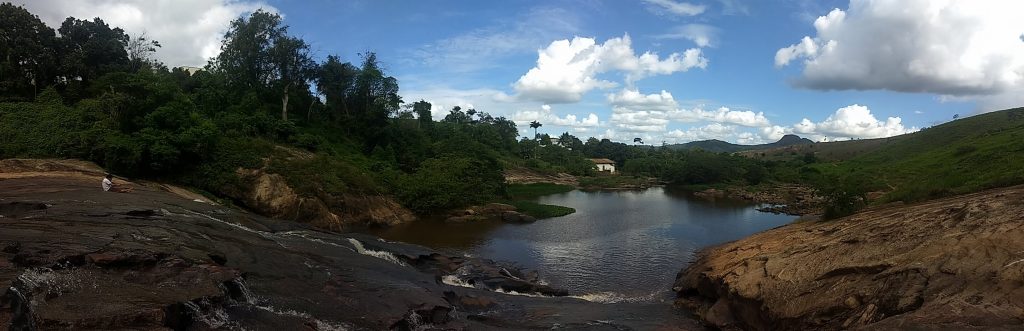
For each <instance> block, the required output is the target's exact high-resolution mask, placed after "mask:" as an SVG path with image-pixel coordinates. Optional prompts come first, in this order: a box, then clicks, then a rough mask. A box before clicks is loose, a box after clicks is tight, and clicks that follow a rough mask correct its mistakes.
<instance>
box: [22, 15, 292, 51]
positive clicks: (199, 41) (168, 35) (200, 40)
mask: <svg viewBox="0 0 1024 331" xmlns="http://www.w3.org/2000/svg"><path fill="white" fill-rule="evenodd" d="M16 2H20V3H21V4H23V5H24V6H25V7H26V8H28V10H29V11H31V12H32V13H33V14H36V15H39V18H40V19H42V20H43V22H46V24H47V25H49V26H51V27H53V28H54V29H56V28H58V27H60V24H61V23H62V22H64V19H65V18H67V17H69V16H73V17H75V18H78V19H83V20H84V19H90V20H91V19H92V18H94V17H99V18H101V19H103V21H104V22H106V23H107V24H109V25H111V26H114V27H120V28H122V29H124V30H125V32H126V33H128V34H129V35H132V36H135V35H139V34H142V33H143V32H145V33H146V35H147V36H148V37H149V38H150V39H153V40H156V41H159V42H160V44H161V45H162V46H163V47H161V48H159V49H158V50H157V52H156V58H157V59H159V60H160V61H162V62H164V63H165V64H167V65H168V66H170V67H175V66H182V65H188V66H203V65H206V61H207V59H209V58H210V57H214V56H217V55H218V54H220V43H221V38H222V37H223V35H224V32H225V31H227V28H228V24H229V23H230V22H231V20H234V19H235V18H238V17H239V16H240V15H242V14H246V13H250V12H253V11H255V10H256V9H259V8H264V9H265V10H267V11H271V12H277V10H276V9H274V7H271V6H269V5H266V4H265V3H263V2H261V1H233V0H124V1H115V0H80V1H79V0H74V1H72V0H31V1H16Z"/></svg>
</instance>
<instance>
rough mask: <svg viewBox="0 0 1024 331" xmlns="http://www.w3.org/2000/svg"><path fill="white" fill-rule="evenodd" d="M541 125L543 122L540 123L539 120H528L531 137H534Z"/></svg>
mask: <svg viewBox="0 0 1024 331" xmlns="http://www.w3.org/2000/svg"><path fill="white" fill-rule="evenodd" d="M541 126H544V124H540V122H537V121H533V122H530V127H531V128H533V137H534V138H536V137H537V129H538V128H540V127H541Z"/></svg>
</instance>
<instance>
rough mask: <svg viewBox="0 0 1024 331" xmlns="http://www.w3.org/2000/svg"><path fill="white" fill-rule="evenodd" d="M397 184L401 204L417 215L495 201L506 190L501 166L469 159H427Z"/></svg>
mask: <svg viewBox="0 0 1024 331" xmlns="http://www.w3.org/2000/svg"><path fill="white" fill-rule="evenodd" d="M395 184H396V185H395V195H396V196H397V197H398V200H399V202H400V203H402V205H403V206H406V207H407V208H409V209H411V210H413V211H415V212H418V213H431V212H438V211H444V210H447V209H452V208H457V207H464V206H469V205H472V204H478V203H483V202H487V201H493V200H494V199H496V198H497V197H499V196H500V195H502V194H503V193H504V191H505V178H504V176H502V174H501V170H500V168H499V167H496V166H495V165H494V164H488V162H484V161H481V160H477V159H472V158H466V157H441V158H436V159H428V160H426V161H424V162H423V163H422V164H421V165H420V168H419V169H418V170H417V171H416V172H415V173H412V174H408V175H404V176H402V177H401V178H399V179H398V180H397V182H396V183H395Z"/></svg>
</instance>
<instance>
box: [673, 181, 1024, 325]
mask: <svg viewBox="0 0 1024 331" xmlns="http://www.w3.org/2000/svg"><path fill="white" fill-rule="evenodd" d="M1020 201H1024V186H1017V187H1010V188H1004V189H997V190H991V191H985V192H980V193H975V194H969V195H964V196H960V197H952V198H946V199H940V200H934V201H929V202H924V203H919V204H914V205H907V206H883V207H877V208H872V209H869V210H866V211H863V212H861V213H858V214H855V215H852V216H850V217H846V218H842V219H838V220H835V221H828V222H801V223H793V224H790V225H786V226H783V227H780V228H776V229H772V230H769V231H766V232H762V233H759V234H755V235H753V236H750V237H748V238H745V239H741V240H738V241H735V242H732V243H727V244H723V245H720V246H717V247H713V248H709V249H706V250H704V251H703V252H701V253H699V254H698V256H697V259H696V260H695V261H694V262H693V263H692V264H691V265H690V266H689V267H687V268H686V269H683V271H682V272H680V274H679V275H678V277H677V280H676V283H675V285H674V287H673V289H674V290H675V291H676V292H677V293H678V294H679V300H678V301H677V303H678V304H679V305H680V306H682V307H689V308H690V309H692V310H693V311H694V312H696V313H698V314H699V315H700V316H702V317H703V318H704V319H705V321H707V322H708V323H710V324H712V325H715V326H718V327H739V328H742V329H757V330H765V329H773V330H808V329H814V330H838V329H856V328H861V327H863V328H867V329H872V330H904V329H934V330H959V329H1018V328H1024V316H1022V315H1021V313H1020V312H1021V311H1024V283H1022V282H1021V279H1024V255H1022V253H1021V252H1024V241H1021V240H1020V238H1024V226H1021V225H1020V215H1024V205H1022V204H1020ZM730 316H731V317H732V319H730V318H729V317H730Z"/></svg>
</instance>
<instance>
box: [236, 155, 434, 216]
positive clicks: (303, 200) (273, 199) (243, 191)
mask: <svg viewBox="0 0 1024 331" xmlns="http://www.w3.org/2000/svg"><path fill="white" fill-rule="evenodd" d="M236 174H237V175H238V176H239V178H240V179H241V183H242V185H241V187H240V188H234V189H227V190H225V193H227V194H228V195H229V196H231V197H232V198H233V199H235V200H237V201H239V202H241V203H242V204H243V205H245V207H247V208H249V209H252V210H253V211H256V212H257V213H259V214H262V215H265V216H269V217H273V218H278V219H286V220H293V221H298V222H304V223H310V224H312V225H313V226H316V227H318V228H322V229H325V230H333V231H344V230H347V229H349V228H351V227H354V226H356V227H364V226H389V225H396V224H400V223H405V222H410V221H412V220H415V219H416V216H415V215H413V213H412V212H411V211H409V210H408V209H406V208H405V207H402V206H401V205H400V204H398V203H397V202H395V201H394V200H392V199H391V198H388V197H385V196H382V195H359V194H342V195H340V196H335V195H331V194H327V193H324V192H321V194H319V195H318V196H304V195H300V194H298V193H297V192H295V190H294V189H292V187H291V186H289V185H288V182H287V180H286V179H285V178H284V177H283V176H281V175H279V174H275V173H268V172H266V171H265V170H263V169H241V168H240V169H238V170H237V171H236Z"/></svg>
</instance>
